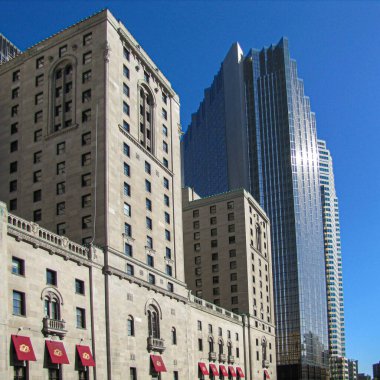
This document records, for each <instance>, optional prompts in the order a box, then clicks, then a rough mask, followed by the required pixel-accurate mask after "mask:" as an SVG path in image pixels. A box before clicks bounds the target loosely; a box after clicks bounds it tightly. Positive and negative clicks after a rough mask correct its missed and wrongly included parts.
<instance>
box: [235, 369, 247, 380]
mask: <svg viewBox="0 0 380 380" xmlns="http://www.w3.org/2000/svg"><path fill="white" fill-rule="evenodd" d="M236 371H237V373H238V375H239V378H240V379H242V378H243V377H245V376H244V372H243V370H242V369H241V368H240V367H236Z"/></svg>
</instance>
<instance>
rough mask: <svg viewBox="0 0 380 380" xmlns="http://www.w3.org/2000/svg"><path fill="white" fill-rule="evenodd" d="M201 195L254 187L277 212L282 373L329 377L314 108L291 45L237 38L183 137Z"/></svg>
mask: <svg viewBox="0 0 380 380" xmlns="http://www.w3.org/2000/svg"><path fill="white" fill-rule="evenodd" d="M182 150H183V167H184V171H185V172H184V183H185V185H186V186H189V187H193V188H194V189H195V191H196V192H197V193H199V194H200V196H209V195H212V194H215V193H220V192H224V191H227V190H232V189H236V188H245V189H247V190H249V192H250V193H251V194H252V195H253V197H254V198H255V199H256V200H257V201H258V202H259V203H260V205H261V207H262V208H263V209H264V210H265V212H266V213H267V215H268V216H269V219H270V222H271V227H272V258H273V276H274V299H275V302H274V303H275V315H276V326H277V328H276V334H277V365H278V378H279V379H284V380H285V379H286V380H288V379H311V378H312V379H325V378H326V376H327V369H328V332H327V306H326V278H325V263H324V250H323V230H322V209H321V196H320V188H319V173H318V146H317V136H316V123H315V115H314V113H312V112H311V109H310V100H309V98H308V97H307V96H305V94H304V85H303V82H302V80H300V79H299V78H298V75H297V66H296V62H295V61H294V60H293V59H291V58H290V54H289V49H288V42H287V40H286V39H282V40H281V41H280V42H279V43H278V44H277V45H275V46H270V47H269V48H264V49H262V50H261V51H257V50H251V51H250V52H249V53H248V55H247V56H245V57H244V54H243V51H242V49H241V48H240V46H239V44H237V43H235V44H233V45H232V47H231V49H230V50H229V52H228V54H227V56H226V58H225V59H224V61H223V63H222V65H221V69H220V71H219V72H218V74H217V75H216V76H215V78H214V81H213V83H212V85H211V86H210V87H209V88H208V89H206V90H205V97H204V99H203V101H202V102H201V105H200V107H199V109H198V111H197V112H196V113H195V114H193V116H192V120H191V124H190V126H189V128H188V131H187V133H186V135H185V136H184V139H183V146H182Z"/></svg>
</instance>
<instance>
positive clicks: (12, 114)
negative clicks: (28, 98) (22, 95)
mask: <svg viewBox="0 0 380 380" xmlns="http://www.w3.org/2000/svg"><path fill="white" fill-rule="evenodd" d="M17 114H18V104H17V105H15V106H13V107H12V108H11V116H12V117H14V116H17Z"/></svg>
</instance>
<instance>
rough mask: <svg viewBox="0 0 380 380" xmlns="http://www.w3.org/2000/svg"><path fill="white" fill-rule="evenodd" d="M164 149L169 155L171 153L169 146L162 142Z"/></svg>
mask: <svg viewBox="0 0 380 380" xmlns="http://www.w3.org/2000/svg"><path fill="white" fill-rule="evenodd" d="M162 149H163V151H164V152H165V153H168V151H169V146H168V144H167V143H166V142H165V141H163V142H162Z"/></svg>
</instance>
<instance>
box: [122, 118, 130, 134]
mask: <svg viewBox="0 0 380 380" xmlns="http://www.w3.org/2000/svg"><path fill="white" fill-rule="evenodd" d="M123 129H124V131H126V132H129V129H130V127H129V124H128V123H127V122H126V121H125V120H123Z"/></svg>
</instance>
